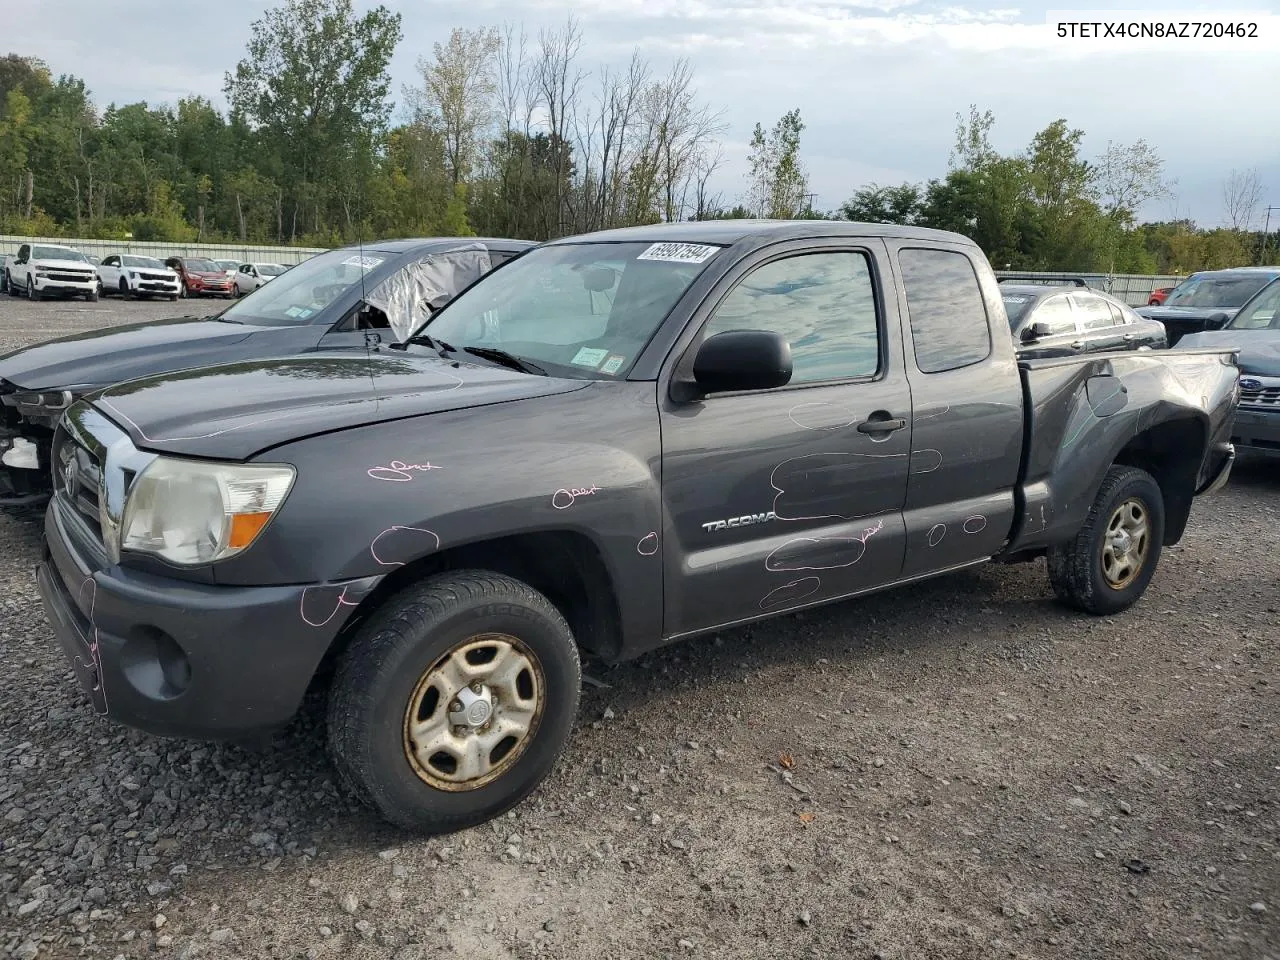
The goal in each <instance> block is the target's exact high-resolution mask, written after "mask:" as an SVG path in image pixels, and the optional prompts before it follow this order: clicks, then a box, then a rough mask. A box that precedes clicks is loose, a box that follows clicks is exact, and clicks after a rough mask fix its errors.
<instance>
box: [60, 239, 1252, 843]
mask: <svg viewBox="0 0 1280 960" xmlns="http://www.w3.org/2000/svg"><path fill="white" fill-rule="evenodd" d="M1233 359H1234V354H1233V352H1232V351H1231V350H1202V351H1181V352H1177V353H1169V352H1161V353H1114V354H1092V355H1089V356H1087V357H1076V358H1059V359H1045V360H1028V361H1022V362H1019V361H1017V360H1016V359H1015V356H1014V345H1013V343H1012V342H1011V340H1010V337H1009V334H1008V321H1007V319H1006V317H1005V312H1004V309H1003V307H1002V304H1001V293H1000V290H999V289H998V288H997V286H996V281H995V277H994V276H993V275H992V272H991V269H990V267H989V265H988V263H987V261H986V259H985V258H984V257H983V255H982V253H981V252H980V250H979V249H978V248H977V247H976V246H975V245H974V244H973V243H972V242H970V241H968V240H966V239H965V238H963V237H961V236H958V235H956V234H951V233H942V232H935V231H929V230H924V229H916V228H903V227H894V226H883V225H869V224H850V223H829V222H812V221H806V222H801V223H790V222H757V221H727V222H710V223H691V224H677V225H664V226H653V227H639V228H634V229H627V230H618V231H612V232H605V233H598V234H592V235H588V236H580V237H573V238H569V239H565V240H560V241H556V242H553V243H549V244H545V245H543V246H541V247H538V248H535V249H534V250H532V251H530V252H528V253H526V254H525V255H524V256H522V257H520V258H517V259H515V260H512V261H510V262H509V263H507V264H505V265H503V266H501V267H499V268H498V269H496V270H494V271H493V272H492V273H491V274H489V275H488V276H486V277H484V278H483V279H481V280H480V281H478V282H477V283H476V284H475V285H473V286H472V287H471V288H470V289H469V290H468V291H466V292H465V293H463V294H462V295H461V296H460V297H458V298H457V299H455V300H454V301H453V302H452V303H450V304H449V305H448V306H446V307H445V308H444V309H442V310H440V311H439V312H438V313H436V314H435V315H434V316H433V317H432V319H431V320H430V321H429V322H428V323H426V324H425V325H423V326H422V327H421V328H420V329H419V330H418V331H417V332H416V333H415V334H414V335H413V336H411V337H409V338H407V339H406V340H405V341H404V342H401V343H398V344H394V345H387V344H376V343H371V345H370V347H369V349H368V351H367V353H364V354H355V353H351V352H347V353H345V354H343V353H333V354H326V353H324V352H323V351H322V352H317V353H311V354H308V355H306V356H298V357H293V358H277V359H271V360H254V361H247V360H246V361H239V362H235V363H228V364H223V365H220V366H214V367H207V368H202V369H192V370H184V371H179V372H174V373H169V374H164V375H160V376H154V377H150V378H147V379H142V380H135V381H132V382H129V383H125V384H120V385H116V386H113V387H110V388H107V389H105V390H102V391H99V392H97V393H95V394H93V395H91V396H89V397H86V398H84V399H83V400H80V401H78V402H76V403H75V404H74V405H72V406H71V407H70V408H69V409H68V411H67V413H66V414H65V416H64V417H63V418H62V420H61V422H60V424H59V426H58V429H57V431H56V435H55V437H54V440H53V449H52V455H53V461H54V465H53V474H54V486H55V491H54V495H53V497H52V499H51V502H50V504H49V508H48V513H47V518H46V527H45V529H46V540H47V557H46V559H45V560H44V562H43V563H42V564H41V566H40V569H39V573H38V582H39V588H40V593H41V595H42V597H43V600H44V604H45V609H46V612H47V614H48V617H49V620H50V622H51V623H52V625H53V627H54V631H55V633H56V635H57V636H58V638H59V639H60V641H61V643H62V645H63V647H64V648H65V652H66V654H67V657H68V659H69V661H70V663H71V664H72V666H73V667H74V672H75V674H76V675H77V677H78V680H79V682H80V684H81V685H82V686H83V689H84V690H85V691H86V692H87V694H88V697H89V699H90V700H91V701H92V704H93V706H94V708H95V709H96V710H97V711H98V712H100V713H103V714H107V715H108V716H111V717H113V718H115V719H116V720H118V721H120V722H122V723H126V724H130V725H133V726H136V727H140V728H142V729H145V730H149V731H153V732H155V733H158V734H162V735H181V736H198V737H219V736H233V735H238V734H241V733H244V732H248V731H252V730H255V729H259V728H265V727H271V726H275V725H278V724H281V723H283V722H285V721H287V720H288V719H289V718H290V717H291V716H292V715H293V714H294V713H295V712H296V710H297V709H298V707H299V704H300V702H301V701H302V699H303V696H304V693H306V691H307V690H308V689H309V688H316V687H320V688H321V689H323V690H324V691H325V692H326V693H327V704H328V706H327V709H328V717H329V734H328V736H329V744H330V748H331V752H332V755H333V758H334V762H335V766H336V768H337V770H338V771H339V773H340V775H341V777H342V779H343V780H344V781H345V782H346V783H347V784H348V785H349V786H350V787H351V788H352V789H353V790H354V791H355V792H356V793H357V794H358V795H359V796H361V797H362V798H364V799H365V800H366V801H367V802H368V803H369V804H370V805H371V806H372V807H373V808H374V809H375V810H376V811H377V812H378V813H380V814H381V815H382V816H383V817H384V818H386V819H388V820H389V821H391V822H394V823H396V824H400V825H402V826H404V827H408V828H412V829H419V830H426V831H429V832H447V831H451V830H456V829H459V828H462V827H465V826H469V825H473V824H476V823H479V822H481V821H484V820H486V819H488V818H491V817H493V816H496V815H497V814H499V813H500V812H502V811H504V810H506V809H507V808H509V807H511V806H512V805H513V804H515V803H517V802H518V801H519V800H520V799H521V798H523V797H524V796H526V795H527V794H528V793H529V792H530V791H532V790H533V789H534V788H535V787H536V786H537V784H538V783H539V782H540V781H541V780H542V778H543V777H544V776H546V774H547V773H548V771H549V770H550V769H551V767H552V765H553V763H554V761H555V759H556V757H557V755H558V754H559V753H560V751H561V749H562V747H563V745H564V744H565V742H566V738H567V737H568V735H569V732H570V729H571V727H572V724H573V720H574V715H575V713H576V710H577V704H578V696H579V686H580V667H579V651H580V650H582V651H586V652H589V653H591V654H592V655H594V656H596V657H599V658H601V659H603V660H606V661H617V660H622V659H626V658H629V657H634V656H636V655H638V654H640V653H642V652H644V651H646V650H650V649H653V648H655V647H658V646H661V645H662V644H666V643H670V642H672V641H675V640H679V639H681V638H684V637H689V636H693V635H695V634H701V633H707V632H709V631H715V630H721V629H724V628H726V627H732V626H735V625H738V624H743V623H748V622H750V621H753V620H757V619H760V618H762V617H769V616H774V615H777V614H783V613H787V612H789V611H795V610H801V609H804V608H806V607H811V606H815V605H817V604H823V603H830V602H832V601H836V600H843V599H846V598H849V597H856V596H859V595H861V594H865V593H869V592H871V591H874V590H881V589H884V588H887V587H895V586H901V585H904V584H910V583H912V582H914V581H917V580H920V579H922V578H924V577H930V576H934V575H937V574H944V573H948V572H950V571H954V570H959V569H962V568H964V567H968V566H970V565H972V564H977V563H982V562H984V561H987V560H992V559H1001V560H1024V559H1030V558H1034V557H1038V556H1044V555H1047V556H1048V571H1049V578H1050V580H1051V582H1052V585H1053V588H1054V590H1055V591H1056V593H1057V595H1058V596H1059V597H1060V598H1061V599H1062V600H1063V601H1064V602H1066V603H1068V604H1070V605H1072V606H1074V607H1076V608H1079V609H1081V610H1083V611H1086V612H1089V613H1094V614H1115V613H1118V612H1120V611H1122V610H1125V609H1126V608H1127V607H1129V606H1130V605H1131V604H1133V603H1134V602H1135V601H1137V600H1138V599H1139V598H1140V597H1141V596H1142V594H1143V592H1144V591H1145V589H1146V587H1147V585H1148V583H1149V582H1150V580H1151V578H1152V576H1153V575H1154V573H1155V570H1156V565H1157V562H1158V561H1159V559H1160V552H1161V547H1162V546H1165V545H1168V544H1172V543H1176V542H1177V541H1178V540H1179V538H1180V537H1181V536H1182V534H1183V531H1184V529H1185V527H1186V525H1187V520H1188V516H1189V514H1190V511H1191V506H1192V498H1193V497H1194V496H1196V495H1197V494H1199V493H1204V492H1207V491H1209V490H1212V489H1214V488H1216V487H1217V486H1219V485H1221V484H1222V483H1223V482H1224V481H1225V479H1226V477H1227V475H1228V473H1229V471H1230V467H1231V463H1232V460H1233V456H1234V453H1233V450H1232V447H1231V445H1230V443H1229V440H1228V438H1229V437H1230V435H1231V428H1232V422H1231V421H1232V414H1233V411H1234V409H1235V403H1236V399H1237V396H1238V386H1237V370H1236V368H1235V366H1234V365H1233Z"/></svg>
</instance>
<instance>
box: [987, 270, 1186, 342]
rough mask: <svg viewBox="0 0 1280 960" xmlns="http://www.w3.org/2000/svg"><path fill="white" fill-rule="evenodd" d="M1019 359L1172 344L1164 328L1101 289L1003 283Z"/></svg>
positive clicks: (1003, 291) (1005, 304)
mask: <svg viewBox="0 0 1280 960" xmlns="http://www.w3.org/2000/svg"><path fill="white" fill-rule="evenodd" d="M1000 296H1001V298H1002V299H1003V300H1004V309H1005V313H1007V314H1008V315H1009V330H1010V332H1012V334H1013V339H1014V343H1015V344H1016V346H1017V351H1018V356H1019V357H1022V358H1027V359H1030V358H1034V357H1061V356H1072V355H1074V354H1079V353H1092V352H1101V351H1104V350H1142V349H1148V350H1157V349H1162V348H1164V347H1167V346H1168V345H1169V342H1168V339H1167V337H1166V336H1165V330H1164V324H1162V323H1161V322H1160V321H1159V320H1151V319H1148V318H1147V317H1142V316H1139V315H1138V314H1137V313H1136V312H1134V310H1133V308H1132V307H1130V306H1129V305H1128V304H1125V303H1123V302H1121V301H1120V300H1117V299H1116V298H1115V297H1112V296H1109V295H1108V294H1105V293H1103V292H1102V291H1100V290H1092V289H1089V288H1084V287H1069V286H1061V287H1052V286H1043V285H1040V284H1014V283H1002V284H1000Z"/></svg>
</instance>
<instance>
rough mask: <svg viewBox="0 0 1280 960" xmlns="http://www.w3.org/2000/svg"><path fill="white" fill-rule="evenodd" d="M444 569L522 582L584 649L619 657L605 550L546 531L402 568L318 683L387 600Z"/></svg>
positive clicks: (336, 648)
mask: <svg viewBox="0 0 1280 960" xmlns="http://www.w3.org/2000/svg"><path fill="white" fill-rule="evenodd" d="M444 570H489V571H492V572H494V573H502V574H506V575H507V576H509V577H513V578H515V579H517V580H522V581H523V582H525V583H527V584H529V586H531V587H533V588H534V589H535V590H537V591H538V592H539V593H541V594H543V595H544V596H545V597H546V598H547V599H548V600H550V601H551V602H552V603H553V604H554V605H555V606H556V609H558V610H559V611H560V613H561V615H562V616H563V617H564V618H565V620H566V621H567V622H568V624H569V629H571V630H572V631H573V636H574V638H575V639H576V640H577V642H578V646H579V647H581V648H582V649H583V650H586V651H588V652H590V653H594V654H597V655H599V656H601V657H603V658H605V659H612V658H613V657H614V656H616V654H617V650H618V647H619V646H620V644H621V626H620V625H621V619H622V618H621V614H620V612H619V610H618V602H617V594H616V593H615V591H614V587H613V581H612V579H611V578H610V576H609V572H608V570H607V569H606V567H605V563H604V558H603V557H602V556H601V555H600V551H599V550H598V549H597V548H596V545H595V544H594V543H593V542H592V541H591V540H590V539H589V538H588V537H586V536H585V535H583V534H581V533H574V532H572V531H567V530H556V531H542V532H538V533H525V534H517V535H514V536H509V537H500V538H498V539H496V540H484V541H480V542H477V543H467V544H463V545H461V546H458V547H453V548H450V549H448V550H441V551H439V552H438V553H433V554H430V555H429V556H426V557H423V558H422V559H420V560H416V561H414V562H413V563H409V564H406V565H405V566H403V567H400V568H398V569H397V570H396V571H395V572H394V573H391V574H389V575H388V576H387V577H386V578H385V579H384V580H383V581H382V582H381V583H380V584H378V587H377V589H375V590H374V591H373V592H372V593H370V594H369V596H367V597H366V598H365V599H364V600H363V601H361V603H360V607H359V609H357V610H356V612H355V614H354V615H353V616H352V617H351V619H350V620H349V621H348V622H347V624H346V625H345V626H344V627H343V628H342V631H341V632H340V633H339V634H338V636H337V637H336V638H335V639H334V641H333V643H332V644H330V645H329V649H328V651H327V652H326V653H325V656H324V660H323V662H322V663H321V665H320V668H319V669H318V670H317V672H316V676H317V678H321V677H324V676H326V675H327V674H328V673H329V670H330V669H331V668H332V666H333V663H334V661H335V660H336V659H337V658H338V656H339V655H340V654H341V653H342V651H343V650H344V649H345V648H346V646H347V644H348V643H350V641H351V637H352V636H353V635H354V634H355V632H356V631H357V630H358V629H359V627H360V624H361V623H362V622H363V621H364V620H365V619H367V618H368V617H369V615H370V614H372V613H373V611H375V610H376V609H378V607H380V606H381V605H382V602H383V601H384V600H385V599H386V598H387V597H389V596H391V595H392V594H394V593H398V592H399V591H400V590H402V589H404V588H405V587H407V586H408V585H409V584H411V583H415V582H416V581H418V580H421V579H422V578H423V577H428V576H430V575H431V574H434V573H439V572H441V571H444Z"/></svg>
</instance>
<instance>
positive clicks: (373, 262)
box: [342, 256, 382, 270]
mask: <svg viewBox="0 0 1280 960" xmlns="http://www.w3.org/2000/svg"><path fill="white" fill-rule="evenodd" d="M381 262H382V257H361V256H350V257H347V259H345V260H343V261H342V263H343V265H344V266H349V267H364V268H365V269H366V270H372V269H373V268H374V267H376V266H377V265H378V264H380V263H381Z"/></svg>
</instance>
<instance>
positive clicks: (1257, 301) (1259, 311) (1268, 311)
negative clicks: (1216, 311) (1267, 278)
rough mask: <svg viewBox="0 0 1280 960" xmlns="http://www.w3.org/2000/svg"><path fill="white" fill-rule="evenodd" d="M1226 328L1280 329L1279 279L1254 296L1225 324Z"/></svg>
mask: <svg viewBox="0 0 1280 960" xmlns="http://www.w3.org/2000/svg"><path fill="white" fill-rule="evenodd" d="M1227 329H1228V330H1280V279H1276V280H1272V281H1271V284H1270V286H1268V287H1267V288H1266V289H1264V290H1263V291H1262V293H1261V294H1259V295H1258V296H1256V297H1254V298H1253V300H1252V301H1251V302H1250V303H1247V304H1245V306H1244V309H1243V310H1241V311H1240V312H1239V313H1237V314H1236V315H1235V316H1234V317H1233V318H1232V319H1231V322H1230V323H1228V324H1227Z"/></svg>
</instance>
